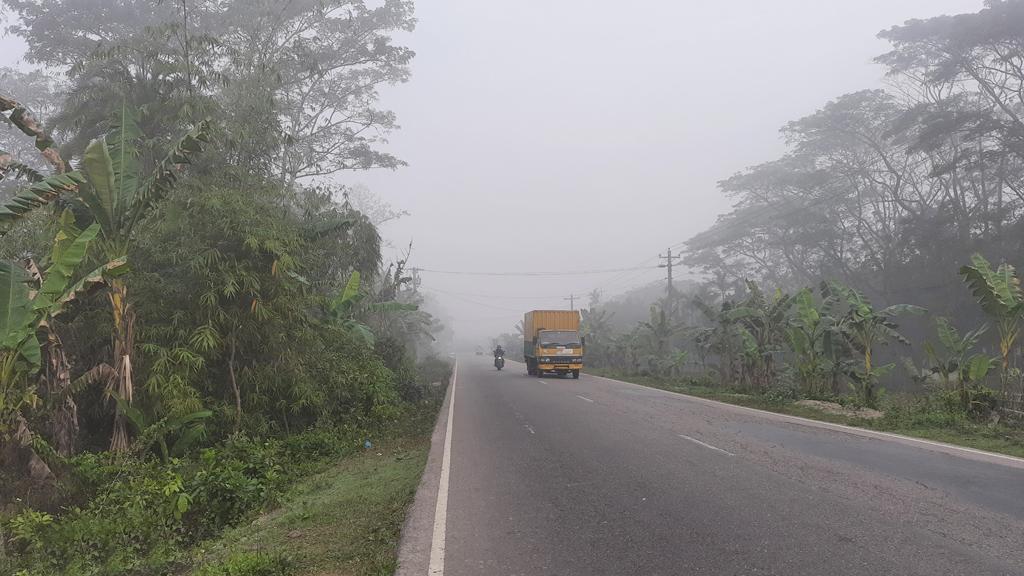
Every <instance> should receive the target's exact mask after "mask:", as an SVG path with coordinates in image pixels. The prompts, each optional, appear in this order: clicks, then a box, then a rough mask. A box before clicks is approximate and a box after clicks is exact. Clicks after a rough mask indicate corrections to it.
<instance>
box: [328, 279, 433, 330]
mask: <svg viewBox="0 0 1024 576" xmlns="http://www.w3.org/2000/svg"><path fill="white" fill-rule="evenodd" d="M361 287H362V275H361V274H359V271H358V270H356V271H353V272H352V274H351V275H350V276H349V278H348V282H346V283H345V287H344V288H342V289H341V290H340V291H339V292H338V294H337V295H336V296H335V297H334V298H333V299H332V300H331V301H330V302H329V303H328V305H327V316H328V318H329V319H330V320H331V322H332V323H334V324H335V325H336V326H339V327H341V328H342V329H343V330H345V331H346V332H348V333H350V334H352V335H354V336H356V337H357V338H359V339H360V340H362V341H363V342H365V343H366V344H367V345H368V346H373V344H374V342H376V340H377V336H376V335H375V334H374V333H373V330H372V329H371V328H370V327H369V326H367V325H366V324H365V323H363V322H362V320H361V316H362V315H363V314H365V313H367V312H377V313H385V314H386V313H394V312H413V311H416V310H418V309H419V307H418V306H416V305H415V304H405V303H402V302H395V301H388V302H372V303H368V304H364V301H365V300H366V293H365V292H364V291H363V290H362V288H361Z"/></svg>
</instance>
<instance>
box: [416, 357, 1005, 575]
mask: <svg viewBox="0 0 1024 576" xmlns="http://www.w3.org/2000/svg"><path fill="white" fill-rule="evenodd" d="M447 410H448V406H446V407H445V409H444V410H443V414H442V419H445V418H446V416H445V414H444V413H446V412H447ZM452 415H453V419H452V425H451V431H452V432H451V437H450V454H449V460H448V462H447V463H448V464H449V468H448V474H447V477H446V478H445V480H447V482H445V484H446V488H447V497H446V498H445V499H444V503H445V504H447V508H446V510H442V511H438V510H437V509H436V507H435V506H433V505H431V506H430V510H429V511H430V515H431V517H432V519H435V520H436V518H435V516H436V513H437V512H442V514H441V522H440V524H439V526H438V527H437V528H436V530H434V531H433V532H436V533H435V534H433V540H432V541H433V545H434V547H435V548H438V547H441V549H443V572H437V569H438V568H440V567H441V566H440V565H436V566H435V567H434V568H435V573H437V574H441V573H443V574H444V575H447V576H491V575H495V576H497V575H510V576H511V575H516V576H534V575H558V576H565V575H587V576H593V575H604V574H607V575H631V574H643V575H681V574H686V575H747V574H756V575H767V574H776V575H780V576H799V575H807V576H822V575H826V576H846V575H872V576H876V575H887V574H893V575H918V574H920V575H922V576H925V575H926V576H937V575H953V574H964V575H972V576H981V575H1024V461H1019V460H1018V461H1015V460H1013V459H1009V458H999V457H987V456H984V455H980V454H976V453H971V452H967V451H960V450H956V449H952V450H950V449H944V448H941V447H937V446H932V445H928V444H924V443H917V442H908V441H905V440H900V439H898V438H886V437H872V436H865V435H858V434H853V433H849V432H846V431H843V430H838V429H830V428H825V427H819V426H815V425H810V424H807V423H802V422H799V421H796V420H794V419H791V418H788V417H784V416H778V415H766V414H764V413H761V412H757V411H752V410H748V409H743V408H738V407H731V406H726V405H721V404H717V403H713V402H709V401H704V400H699V399H693V398H689V397H685V396H681V395H677V394H672V393H668V392H663V391H659V390H654V389H650V388H644V387H641V386H636V385H633V384H628V383H624V382H618V381H614V380H608V379H604V378H600V377H596V376H589V375H583V376H581V377H580V379H579V380H572V379H561V378H558V377H557V376H548V377H544V378H539V379H538V378H535V377H529V376H527V375H526V374H525V368H524V367H523V365H521V364H517V363H511V362H510V363H509V364H508V365H507V367H506V369H505V370H504V371H502V372H498V371H496V370H494V368H493V367H491V366H490V363H489V359H488V358H480V357H469V358H463V359H462V361H461V363H460V366H459V371H458V378H457V384H456V395H455V402H454V408H453V409H452ZM439 428H441V426H439ZM443 432H445V431H444V430H441V433H443ZM437 444H438V442H437V439H435V446H436V445H437ZM438 450H439V448H438V449H435V450H434V452H437V451H438ZM438 460H439V458H435V456H434V454H433V452H432V457H431V463H430V464H428V476H431V475H432V476H435V477H436V476H437V474H436V473H432V472H431V470H430V469H429V468H430V467H432V466H437V467H438V468H440V465H439V464H438V463H437V461H438ZM425 478H426V477H425ZM428 484H429V486H428ZM424 486H425V488H426V489H427V490H430V491H436V490H438V486H439V483H437V482H433V483H430V482H427V481H426V480H425V482H424ZM421 491H423V490H422V489H421ZM417 499H418V500H419V499H420V497H419V496H417ZM431 504H436V502H433V501H432V502H431ZM423 524H425V523H423V522H421V525H423ZM439 536H440V538H439ZM434 552H435V564H437V558H436V556H437V555H438V552H439V550H435V551H434ZM409 565H410V566H411V563H410V564H409ZM425 572H426V570H424V571H423V572H419V573H425ZM400 573H411V571H410V570H409V566H407V565H405V564H403V571H402V572H400Z"/></svg>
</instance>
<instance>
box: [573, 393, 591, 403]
mask: <svg viewBox="0 0 1024 576" xmlns="http://www.w3.org/2000/svg"><path fill="white" fill-rule="evenodd" d="M576 397H577V398H579V399H580V400H586V401H587V402H593V400H591V399H590V398H587V397H586V396H580V395H579V394H577V395H576Z"/></svg>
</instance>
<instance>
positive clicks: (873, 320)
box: [830, 283, 925, 407]
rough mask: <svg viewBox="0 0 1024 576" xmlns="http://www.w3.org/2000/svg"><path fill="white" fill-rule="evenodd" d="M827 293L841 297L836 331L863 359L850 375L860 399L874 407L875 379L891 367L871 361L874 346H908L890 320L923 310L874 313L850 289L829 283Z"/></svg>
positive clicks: (890, 308)
mask: <svg viewBox="0 0 1024 576" xmlns="http://www.w3.org/2000/svg"><path fill="white" fill-rule="evenodd" d="M830 290H831V292H832V293H833V294H837V295H839V296H841V297H842V299H843V301H844V302H845V304H846V307H847V311H846V314H845V315H844V316H843V317H842V318H841V319H840V320H839V322H838V325H837V330H838V331H839V333H841V334H842V335H843V336H844V337H845V338H846V340H847V341H848V342H849V343H850V345H852V346H853V348H854V349H855V350H857V351H858V352H859V353H860V354H861V355H862V358H863V363H862V364H861V369H860V370H855V371H853V372H852V374H851V377H852V378H853V379H854V381H855V383H856V389H857V392H858V396H859V398H860V400H861V401H862V402H863V403H864V404H865V405H866V406H872V407H874V406H875V405H876V404H877V402H878V390H877V386H878V379H879V378H881V377H882V376H884V375H885V374H887V373H888V372H889V371H890V370H892V368H893V366H894V364H886V365H883V366H878V365H876V364H875V363H874V362H873V353H874V349H875V347H876V346H880V345H884V344H886V343H888V342H889V341H895V342H899V343H901V344H906V345H910V342H909V341H908V340H907V339H906V338H905V337H904V336H903V335H902V334H900V333H899V332H898V331H897V330H896V328H897V326H896V323H895V322H894V318H896V317H897V316H899V315H901V314H923V313H924V312H925V309H924V308H922V307H920V306H914V305H912V304H894V305H892V306H888V307H886V308H883V309H881V310H876V309H875V308H874V306H873V305H872V304H871V302H870V301H869V300H868V299H867V298H865V297H864V295H863V294H861V293H860V292H858V291H856V290H854V289H853V288H850V287H847V286H843V285H841V284H837V283H832V284H831V285H830Z"/></svg>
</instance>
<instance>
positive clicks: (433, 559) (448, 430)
mask: <svg viewBox="0 0 1024 576" xmlns="http://www.w3.org/2000/svg"><path fill="white" fill-rule="evenodd" d="M458 377H459V361H458V360H455V369H454V370H452V394H451V398H449V399H448V422H447V425H446V426H445V432H444V453H443V455H442V456H441V480H440V482H438V485H437V505H436V507H435V508H434V533H433V538H432V540H431V543H430V565H429V567H428V572H427V573H428V574H431V575H434V574H436V575H438V576H443V574H444V547H445V530H446V529H447V524H448V473H449V471H450V470H451V465H452V419H453V417H454V416H455V383H456V381H457V380H458Z"/></svg>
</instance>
